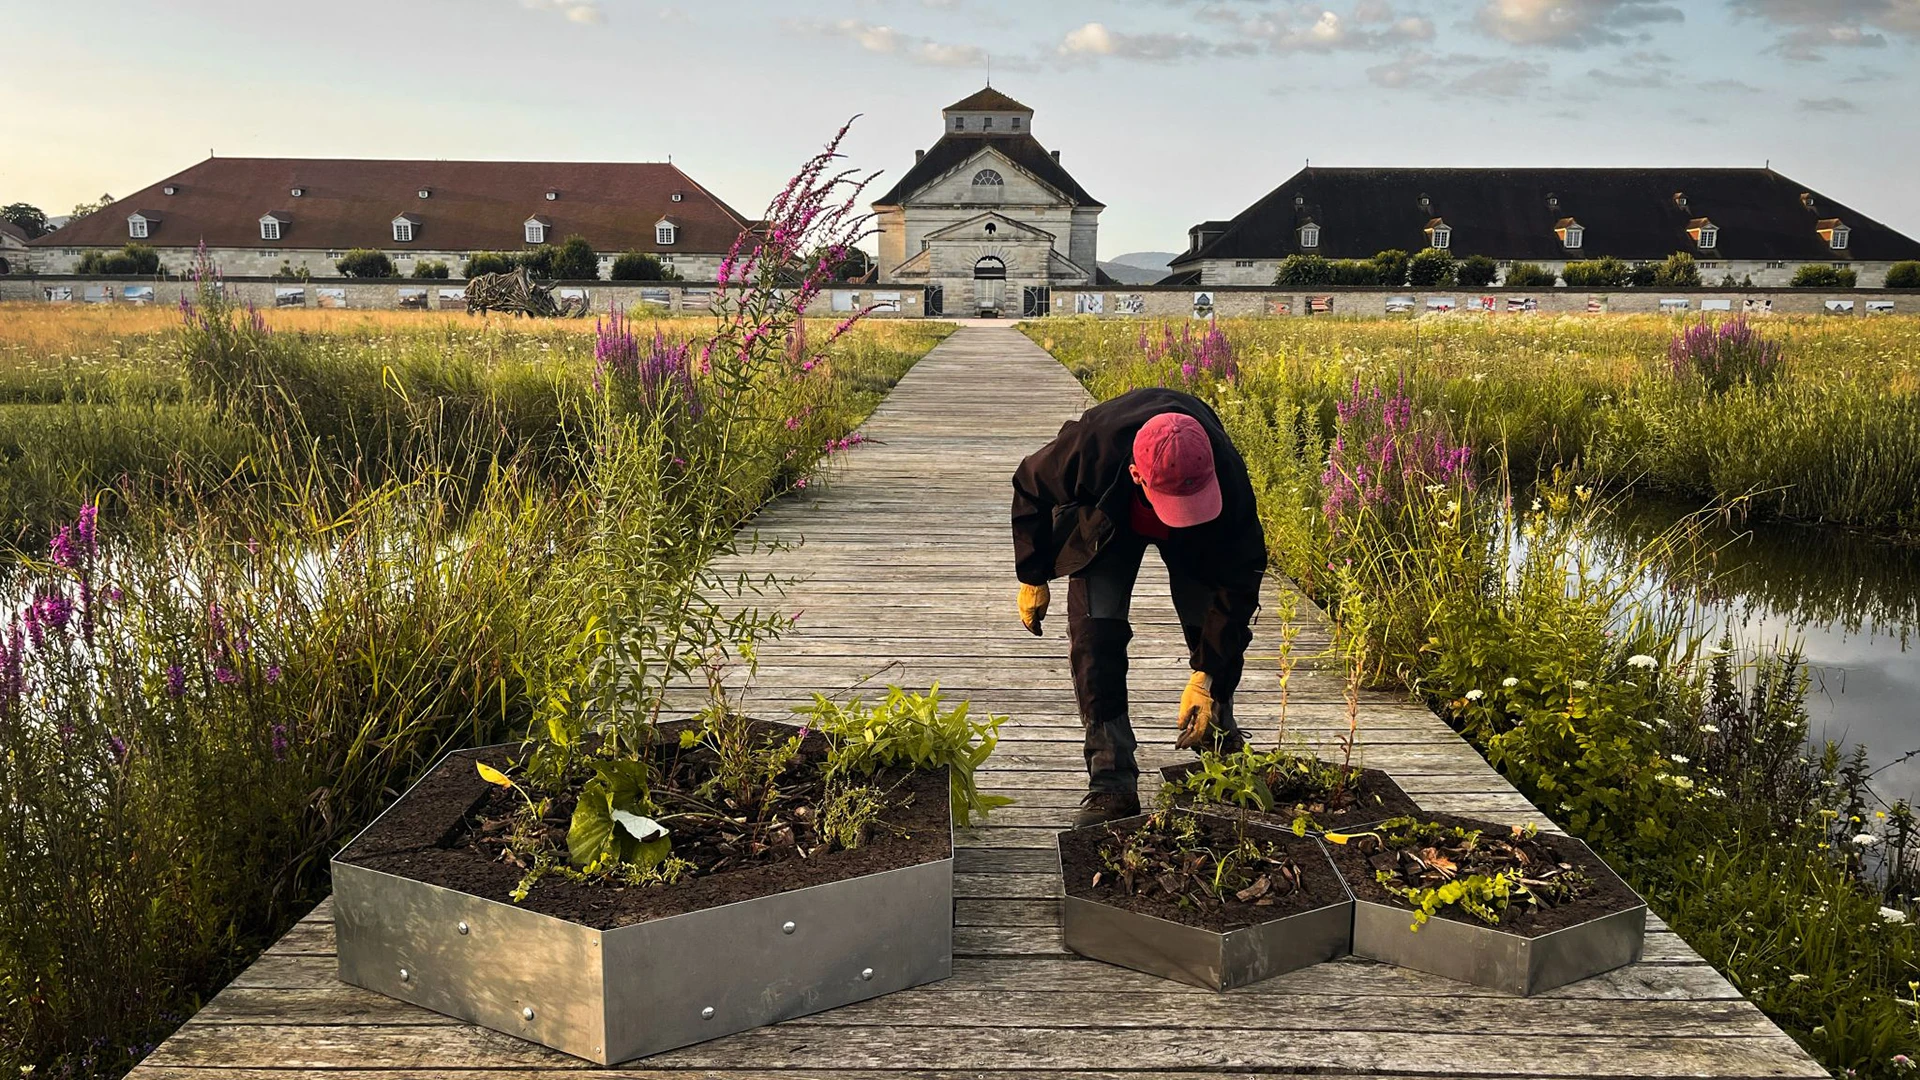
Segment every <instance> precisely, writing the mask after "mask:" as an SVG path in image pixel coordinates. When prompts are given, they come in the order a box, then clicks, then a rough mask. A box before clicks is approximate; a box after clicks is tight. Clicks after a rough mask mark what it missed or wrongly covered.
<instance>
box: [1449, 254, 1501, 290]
mask: <svg viewBox="0 0 1920 1080" xmlns="http://www.w3.org/2000/svg"><path fill="white" fill-rule="evenodd" d="M1499 273H1500V264H1499V263H1496V262H1494V261H1493V260H1492V259H1491V258H1489V257H1488V256H1485V255H1469V256H1467V257H1466V258H1464V259H1461V260H1460V265H1459V267H1458V268H1457V269H1455V270H1454V277H1455V278H1456V279H1457V280H1458V281H1459V282H1460V284H1462V285H1491V284H1493V279H1494V277H1495V276H1497V275H1498V274H1499Z"/></svg>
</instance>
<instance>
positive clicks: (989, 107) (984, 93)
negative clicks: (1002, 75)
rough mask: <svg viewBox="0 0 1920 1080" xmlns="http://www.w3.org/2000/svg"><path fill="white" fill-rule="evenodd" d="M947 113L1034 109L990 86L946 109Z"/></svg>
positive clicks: (1029, 110)
mask: <svg viewBox="0 0 1920 1080" xmlns="http://www.w3.org/2000/svg"><path fill="white" fill-rule="evenodd" d="M943 111H945V112H1032V111H1033V110H1032V109H1029V108H1027V107H1026V106H1025V105H1022V104H1020V103H1019V102H1017V101H1015V100H1013V99H1012V98H1010V97H1008V96H1007V95H1005V94H1003V93H1001V92H1000V91H998V90H995V89H994V88H993V87H991V86H989V87H987V88H985V89H984V90H975V91H974V92H973V93H971V94H968V95H967V96H966V97H963V98H961V99H960V100H959V101H956V102H954V103H953V104H951V105H949V106H947V107H946V109H945V110H943Z"/></svg>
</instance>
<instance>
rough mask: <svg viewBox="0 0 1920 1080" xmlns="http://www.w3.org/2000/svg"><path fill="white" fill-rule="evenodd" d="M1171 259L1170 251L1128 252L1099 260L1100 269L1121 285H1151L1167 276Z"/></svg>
mask: <svg viewBox="0 0 1920 1080" xmlns="http://www.w3.org/2000/svg"><path fill="white" fill-rule="evenodd" d="M1173 257H1174V252H1171V251H1130V252H1128V253H1127V254H1125V255H1115V256H1114V257H1113V258H1111V259H1103V260H1101V262H1100V269H1102V270H1105V271H1106V272H1107V276H1108V277H1110V278H1112V279H1113V280H1115V281H1118V282H1120V283H1121V284H1122V285H1151V284H1153V283H1154V282H1156V281H1159V280H1160V279H1161V278H1163V277H1166V276H1167V273H1168V271H1167V264H1168V263H1170V262H1172V261H1173Z"/></svg>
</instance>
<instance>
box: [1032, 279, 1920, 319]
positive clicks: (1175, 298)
mask: <svg viewBox="0 0 1920 1080" xmlns="http://www.w3.org/2000/svg"><path fill="white" fill-rule="evenodd" d="M1316 300H1317V301H1320V302H1321V305H1320V306H1321V307H1322V310H1320V311H1315V310H1314V308H1315V307H1316V304H1315V301H1316ZM1050 308H1051V314H1053V315H1056V316H1070V315H1075V314H1093V315H1098V316H1100V317H1102V318H1114V317H1144V318H1160V319H1189V318H1200V319H1205V318H1209V317H1213V316H1218V317H1220V318H1223V319H1227V318H1245V317H1250V316H1284V317H1293V316H1303V317H1305V316H1311V317H1321V316H1326V315H1333V316H1342V317H1349V318H1352V317H1359V318H1387V317H1406V318H1413V317H1429V316H1443V317H1447V318H1466V317H1481V318H1526V317H1529V316H1535V315H1590V314H1607V315H1660V314H1668V315H1688V314H1693V315H1698V314H1700V313H1702V312H1707V313H1713V312H1726V313H1728V314H1740V313H1743V312H1750V313H1752V314H1756V315H1821V314H1826V315H1831V316H1834V317H1864V316H1876V315H1892V314H1899V315H1920V291H1915V290H1911V289H1902V290H1899V291H1897V292H1885V291H1882V290H1879V289H1840V290H1826V289H1777V288H1775V289H1762V288H1753V289H1659V288H1644V289H1568V288H1564V287H1561V288H1552V289H1519V288H1515V289H1507V288H1501V287H1498V286H1495V287H1489V288H1464V287H1455V288H1451V289H1377V288H1367V289H1338V288H1328V289H1283V288H1273V287H1266V288H1254V287H1248V286H1226V287H1220V288H1215V287H1211V286H1201V287H1191V286H1189V287H1182V288H1173V287H1169V286H1164V285H1146V286H1124V285H1109V286H1106V287H1104V288H1085V289H1071V290H1068V289H1058V290H1055V291H1054V293H1053V297H1052V303H1051V305H1050Z"/></svg>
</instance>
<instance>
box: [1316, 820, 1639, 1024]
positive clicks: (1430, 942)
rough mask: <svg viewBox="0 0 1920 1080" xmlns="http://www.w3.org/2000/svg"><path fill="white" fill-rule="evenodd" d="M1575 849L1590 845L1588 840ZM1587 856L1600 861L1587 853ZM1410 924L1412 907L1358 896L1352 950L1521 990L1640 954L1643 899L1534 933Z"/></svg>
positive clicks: (1449, 923) (1447, 922) (1608, 967)
mask: <svg viewBox="0 0 1920 1080" xmlns="http://www.w3.org/2000/svg"><path fill="white" fill-rule="evenodd" d="M1562 842H1563V843H1570V844H1579V843H1580V842H1579V841H1578V840H1568V841H1562ZM1580 847H1581V850H1583V851H1587V849H1586V845H1585V844H1580ZM1587 857H1588V858H1589V859H1592V860H1593V861H1594V862H1595V863H1599V858H1598V856H1595V855H1594V854H1593V853H1592V852H1591V851H1587ZM1601 865H1604V864H1601ZM1412 925H1413V912H1412V911H1410V910H1408V909H1407V908H1404V907H1397V906H1394V905H1391V904H1378V903H1372V902H1370V901H1366V900H1356V901H1355V902H1354V908H1353V954H1354V955H1355V956H1364V957H1367V958H1368V959H1372V960H1379V961H1383V962H1385V963H1388V964H1396V965H1398V966H1400V967H1405V968H1413V969H1414V970H1416V971H1426V972H1431V973H1433V974H1435V975H1442V976H1445V977H1446V978H1449V979H1457V980H1459V981H1460V982H1466V983H1472V984H1474V985H1475V986H1484V987H1487V988H1488V989H1490V990H1499V991H1502V992H1504V993H1509V994H1517V995H1521V996H1526V995H1531V994H1537V993H1540V992H1541V991H1543V990H1551V989H1553V988H1554V987H1556V986H1564V985H1566V984H1567V983H1570V982H1578V981H1579V980H1581V979H1585V978H1589V977H1591V976H1594V975H1598V974H1601V973H1602V972H1606V971H1612V970H1613V969H1614V968H1617V967H1621V966H1623V965H1625V964H1631V963H1633V962H1634V961H1636V960H1638V959H1640V949H1641V944H1642V942H1643V941H1644V939H1645V937H1646V932H1647V906H1646V905H1645V904H1640V905H1638V906H1635V907H1631V908H1628V909H1626V910H1624V911H1616V912H1613V913H1611V914H1608V915H1603V916H1600V917H1599V918H1596V919H1591V920H1589V921H1587V922H1584V923H1580V924H1578V925H1575V926H1569V927H1566V928H1565V929H1562V930H1555V931H1553V932H1551V933H1546V934H1541V935H1540V936H1538V937H1531V938H1529V937H1523V936H1521V935H1519V934H1515V933H1511V932H1509V931H1505V930H1501V929H1499V928H1497V927H1492V926H1486V925H1484V924H1481V923H1467V922H1456V921H1454V920H1452V919H1428V920H1427V922H1426V924H1425V925H1423V926H1421V927H1420V929H1419V931H1418V932H1415V931H1414V930H1412V929H1410V927H1411V926H1412Z"/></svg>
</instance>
